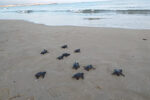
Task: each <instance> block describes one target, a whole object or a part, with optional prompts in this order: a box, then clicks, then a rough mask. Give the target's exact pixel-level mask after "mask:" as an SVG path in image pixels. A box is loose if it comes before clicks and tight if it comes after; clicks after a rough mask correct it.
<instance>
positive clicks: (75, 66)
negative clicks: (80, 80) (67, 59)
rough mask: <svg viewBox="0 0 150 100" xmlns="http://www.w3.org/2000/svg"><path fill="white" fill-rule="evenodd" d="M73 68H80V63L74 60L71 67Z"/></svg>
mask: <svg viewBox="0 0 150 100" xmlns="http://www.w3.org/2000/svg"><path fill="white" fill-rule="evenodd" d="M72 68H73V69H76V70H77V69H78V68H80V65H79V63H78V62H75V63H74V64H73V67H72Z"/></svg>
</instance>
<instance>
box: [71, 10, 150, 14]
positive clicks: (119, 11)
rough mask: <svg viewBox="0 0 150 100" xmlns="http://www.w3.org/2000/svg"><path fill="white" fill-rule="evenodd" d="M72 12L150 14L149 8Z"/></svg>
mask: <svg viewBox="0 0 150 100" xmlns="http://www.w3.org/2000/svg"><path fill="white" fill-rule="evenodd" d="M72 12H74V13H84V14H92V13H117V14H150V9H143V10H140V9H133V10H132V9H130V10H102V9H84V10H78V11H72Z"/></svg>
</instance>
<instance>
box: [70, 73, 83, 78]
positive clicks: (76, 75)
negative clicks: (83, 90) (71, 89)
mask: <svg viewBox="0 0 150 100" xmlns="http://www.w3.org/2000/svg"><path fill="white" fill-rule="evenodd" d="M72 78H75V79H76V80H79V79H80V78H81V79H84V73H76V74H74V75H73V76H72Z"/></svg>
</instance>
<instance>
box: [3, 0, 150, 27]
mask: <svg viewBox="0 0 150 100" xmlns="http://www.w3.org/2000/svg"><path fill="white" fill-rule="evenodd" d="M0 19H21V20H27V21H31V22H35V23H40V24H45V25H54V26H61V25H72V26H90V27H116V28H132V29H150V22H149V20H150V0H106V1H98V2H84V3H83V2H82V3H63V4H51V5H37V6H21V7H3V8H2V7H1V8H0Z"/></svg>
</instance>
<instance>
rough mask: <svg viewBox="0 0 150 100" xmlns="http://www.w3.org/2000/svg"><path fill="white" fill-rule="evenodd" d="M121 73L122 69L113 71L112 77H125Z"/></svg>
mask: <svg viewBox="0 0 150 100" xmlns="http://www.w3.org/2000/svg"><path fill="white" fill-rule="evenodd" d="M122 72H123V71H122V69H114V71H113V73H112V75H117V76H125V75H124V74H123V73H122Z"/></svg>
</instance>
